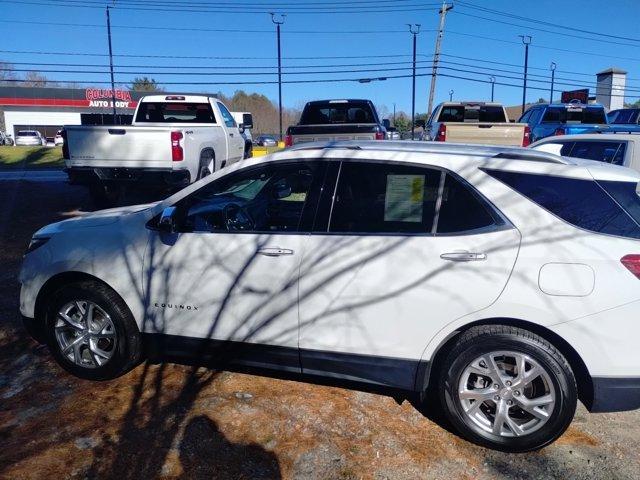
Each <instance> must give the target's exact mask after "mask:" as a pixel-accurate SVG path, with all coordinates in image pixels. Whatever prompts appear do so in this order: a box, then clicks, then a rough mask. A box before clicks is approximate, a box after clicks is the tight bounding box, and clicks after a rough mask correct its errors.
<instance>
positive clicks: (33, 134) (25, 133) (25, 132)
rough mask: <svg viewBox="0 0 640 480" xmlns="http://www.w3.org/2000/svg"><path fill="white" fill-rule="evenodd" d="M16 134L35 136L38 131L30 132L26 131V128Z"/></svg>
mask: <svg viewBox="0 0 640 480" xmlns="http://www.w3.org/2000/svg"><path fill="white" fill-rule="evenodd" d="M18 136H19V137H37V136H38V132H31V131H27V130H21V131H19V132H18Z"/></svg>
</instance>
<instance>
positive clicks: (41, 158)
mask: <svg viewBox="0 0 640 480" xmlns="http://www.w3.org/2000/svg"><path fill="white" fill-rule="evenodd" d="M62 166H64V161H63V160H62V148H61V147H55V148H54V147H0V169H12V168H25V169H30V168H60V167H62Z"/></svg>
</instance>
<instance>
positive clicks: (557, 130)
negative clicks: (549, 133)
mask: <svg viewBox="0 0 640 480" xmlns="http://www.w3.org/2000/svg"><path fill="white" fill-rule="evenodd" d="M565 133H566V132H565V130H564V128H562V127H560V128H556V131H555V132H553V134H554V135H555V136H559V135H564V134H565Z"/></svg>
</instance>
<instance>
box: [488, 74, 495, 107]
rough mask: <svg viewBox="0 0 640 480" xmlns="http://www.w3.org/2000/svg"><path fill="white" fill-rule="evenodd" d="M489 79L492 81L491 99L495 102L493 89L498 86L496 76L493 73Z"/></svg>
mask: <svg viewBox="0 0 640 480" xmlns="http://www.w3.org/2000/svg"><path fill="white" fill-rule="evenodd" d="M489 81H490V82H491V101H492V102H493V89H494V87H495V86H496V77H494V76H493V75H491V76H490V77H489Z"/></svg>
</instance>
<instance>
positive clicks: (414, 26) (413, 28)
mask: <svg viewBox="0 0 640 480" xmlns="http://www.w3.org/2000/svg"><path fill="white" fill-rule="evenodd" d="M407 25H408V26H409V32H410V33H411V35H413V75H412V86H411V140H414V132H415V129H416V38H417V37H418V34H419V33H420V24H419V23H407Z"/></svg>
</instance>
